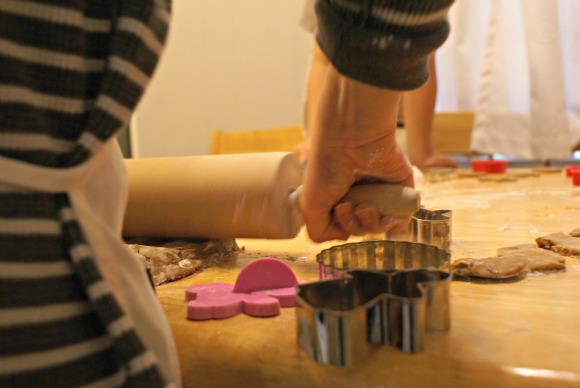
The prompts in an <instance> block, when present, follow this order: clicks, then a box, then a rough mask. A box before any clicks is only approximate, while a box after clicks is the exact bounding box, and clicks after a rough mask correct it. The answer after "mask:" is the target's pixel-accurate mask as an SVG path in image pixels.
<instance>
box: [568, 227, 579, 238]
mask: <svg viewBox="0 0 580 388" xmlns="http://www.w3.org/2000/svg"><path fill="white" fill-rule="evenodd" d="M568 234H569V235H570V236H572V237H580V228H576V229H574V230H573V231H571V232H570V233H568Z"/></svg>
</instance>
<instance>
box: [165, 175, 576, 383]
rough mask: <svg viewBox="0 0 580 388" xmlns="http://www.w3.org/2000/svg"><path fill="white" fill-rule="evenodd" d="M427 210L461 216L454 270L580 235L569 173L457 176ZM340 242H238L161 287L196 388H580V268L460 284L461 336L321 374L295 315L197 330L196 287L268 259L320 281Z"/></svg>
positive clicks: (384, 350) (456, 293)
mask: <svg viewBox="0 0 580 388" xmlns="http://www.w3.org/2000/svg"><path fill="white" fill-rule="evenodd" d="M421 190H422V197H423V205H425V206H426V207H427V208H428V209H431V210H436V209H451V210H453V227H452V228H453V243H452V246H451V251H452V260H453V259H458V258H462V257H486V256H494V255H495V252H496V250H497V248H500V247H505V246H510V245H516V244H524V243H533V242H534V240H535V238H536V237H539V236H542V235H546V234H550V233H555V232H565V233H568V232H569V231H571V230H572V229H574V228H578V227H580V187H579V188H574V186H572V184H571V182H570V180H569V178H565V177H564V176H563V175H561V174H542V175H541V176H540V177H528V178H520V179H518V181H516V182H480V181H479V180H478V179H476V178H455V179H450V180H445V181H442V182H431V183H426V184H424V185H423V186H422V187H421ZM339 243H341V242H329V243H325V244H314V243H312V242H311V241H309V240H308V239H307V238H306V237H305V235H304V233H301V234H300V235H299V236H298V237H297V238H296V239H293V240H279V241H266V240H251V239H239V240H238V245H239V246H240V247H244V251H243V252H241V253H239V254H236V255H235V256H232V257H229V258H227V259H225V260H223V261H221V262H220V263H218V264H217V265H216V266H214V267H211V268H207V269H205V270H204V271H202V272H200V273H198V274H195V275H193V276H190V277H188V278H185V279H182V280H180V281H177V282H173V283H169V284H165V285H162V286H159V287H158V288H157V294H158V296H159V299H160V301H161V304H162V306H163V308H164V310H165V312H166V314H167V316H168V318H169V321H170V324H171V327H172V329H173V332H174V336H175V340H176V343H177V348H178V352H179V358H180V362H181V370H182V374H183V382H184V386H186V387H333V388H334V387H417V386H419V387H420V386H430V387H435V386H453V387H463V386H465V387H469V386H473V387H483V386H492V387H493V386H495V387H512V386H513V387H529V386H539V387H542V386H545V387H561V386H580V259H574V258H567V259H566V265H567V269H566V270H565V271H561V272H555V273H545V274H528V275H526V276H525V277H522V278H519V279H517V280H515V281H502V282H493V281H483V280H480V281H465V280H459V279H455V280H454V281H453V282H452V284H451V329H450V331H449V332H447V333H437V334H428V335H426V339H425V341H426V343H425V347H426V349H425V351H423V352H421V353H417V354H406V353H402V352H401V351H399V350H397V349H395V348H392V347H389V346H384V347H381V348H380V349H379V350H377V351H376V352H375V353H373V354H372V355H371V356H370V357H369V358H367V359H365V360H364V361H363V362H362V363H360V364H358V365H356V366H354V367H351V368H347V369H340V368H336V367H333V366H328V365H320V364H317V363H316V362H314V361H312V360H311V359H309V358H308V356H307V355H306V354H305V353H304V352H303V351H302V350H301V349H300V348H299V347H298V346H297V343H296V319H295V311H294V309H293V308H285V309H283V310H282V313H281V314H280V315H279V316H277V317H273V318H253V317H250V316H245V315H239V316H236V317H233V318H229V319H224V320H212V321H189V320H187V319H186V318H185V316H186V304H185V302H184V290H185V288H186V287H187V286H188V285H190V284H201V283H211V282H225V283H232V284H233V283H234V282H235V280H236V277H237V274H238V273H239V271H240V269H241V268H243V266H244V265H246V264H247V263H249V262H250V261H252V260H254V259H256V258H258V257H265V256H267V257H275V258H278V259H281V260H283V261H284V262H286V263H287V264H288V265H289V266H290V267H291V268H292V269H293V270H294V272H295V274H296V276H297V278H298V279H300V280H305V281H311V280H317V267H316V263H315V256H316V254H317V253H318V252H320V250H321V249H324V248H327V247H329V246H332V245H336V244H339Z"/></svg>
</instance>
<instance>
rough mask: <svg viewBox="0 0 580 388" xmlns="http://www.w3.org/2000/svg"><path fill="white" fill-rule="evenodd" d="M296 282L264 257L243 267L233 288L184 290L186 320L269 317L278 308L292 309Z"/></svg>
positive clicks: (277, 262) (220, 285) (203, 286)
mask: <svg viewBox="0 0 580 388" xmlns="http://www.w3.org/2000/svg"><path fill="white" fill-rule="evenodd" d="M297 284H298V280H297V279H296V276H295V275H294V272H292V269H291V268H290V267H288V265H286V264H285V263H283V262H282V261H280V260H277V259H274V258H271V257H264V258H261V259H257V260H255V261H253V262H251V263H250V264H248V265H246V266H245V267H244V268H243V269H242V270H241V271H240V274H239V275H238V278H237V279H236V284H234V285H232V284H227V283H210V284H192V285H190V286H188V287H187V288H186V289H185V301H186V302H187V318H188V319H191V320H196V321H199V320H207V319H224V318H229V317H233V316H234V315H238V314H240V313H242V312H243V313H245V314H247V315H251V316H254V317H273V316H276V315H279V314H280V308H281V307H294V306H295V305H296V300H295V287H296V285H297Z"/></svg>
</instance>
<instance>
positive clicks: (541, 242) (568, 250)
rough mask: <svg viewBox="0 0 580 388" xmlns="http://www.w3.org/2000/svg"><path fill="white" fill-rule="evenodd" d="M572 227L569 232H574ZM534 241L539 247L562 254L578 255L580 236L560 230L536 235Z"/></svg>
mask: <svg viewBox="0 0 580 388" xmlns="http://www.w3.org/2000/svg"><path fill="white" fill-rule="evenodd" d="M576 232H577V229H574V230H573V231H572V232H571V233H576ZM536 243H537V244H538V246H539V247H541V248H545V249H550V250H552V251H554V252H556V253H559V254H560V255H564V256H580V238H579V237H574V236H572V235H567V234H564V233H562V232H560V233H552V234H549V235H547V236H543V237H538V238H537V239H536Z"/></svg>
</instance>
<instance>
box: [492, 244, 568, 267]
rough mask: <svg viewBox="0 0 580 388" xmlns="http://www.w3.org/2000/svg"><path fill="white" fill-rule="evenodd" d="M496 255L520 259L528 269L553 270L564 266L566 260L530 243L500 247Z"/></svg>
mask: <svg viewBox="0 0 580 388" xmlns="http://www.w3.org/2000/svg"><path fill="white" fill-rule="evenodd" d="M497 255H498V256H499V257H510V258H512V257H513V258H518V259H521V260H523V261H524V262H525V263H526V267H527V268H528V269H529V270H530V271H554V270H558V269H565V268H566V260H565V259H564V258H563V257H562V256H560V255H559V254H557V253H555V252H552V251H548V250H546V249H542V248H538V247H536V246H534V245H532V244H523V245H516V246H513V247H505V248H500V249H498V250H497Z"/></svg>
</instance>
